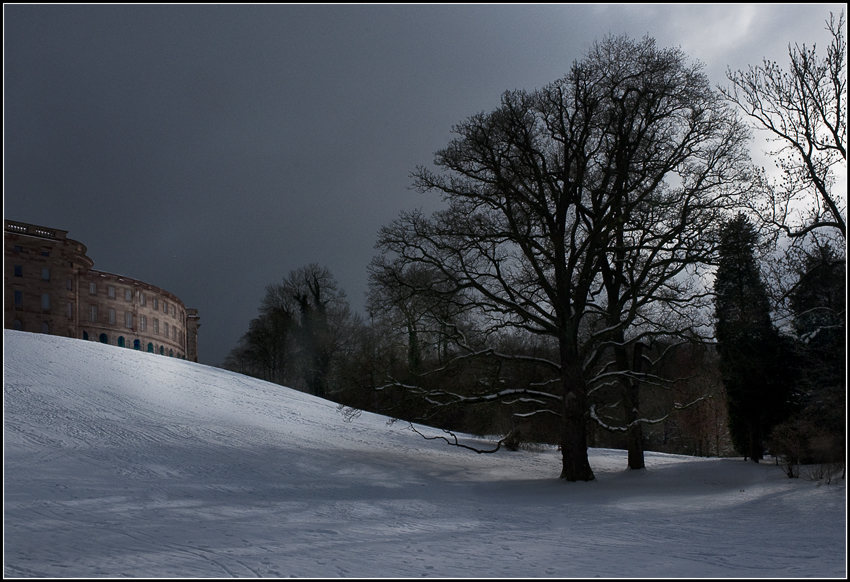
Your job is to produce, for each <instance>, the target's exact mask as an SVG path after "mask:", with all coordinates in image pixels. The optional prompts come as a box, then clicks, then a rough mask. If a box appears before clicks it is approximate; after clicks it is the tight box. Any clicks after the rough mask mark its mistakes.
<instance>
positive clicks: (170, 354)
mask: <svg viewBox="0 0 850 582" xmlns="http://www.w3.org/2000/svg"><path fill="white" fill-rule="evenodd" d="M168 357H169V358H173V357H174V350H168Z"/></svg>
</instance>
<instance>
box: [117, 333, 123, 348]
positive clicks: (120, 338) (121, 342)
mask: <svg viewBox="0 0 850 582" xmlns="http://www.w3.org/2000/svg"><path fill="white" fill-rule="evenodd" d="M118 347H119V348H123V347H124V336H123V335H119V336H118Z"/></svg>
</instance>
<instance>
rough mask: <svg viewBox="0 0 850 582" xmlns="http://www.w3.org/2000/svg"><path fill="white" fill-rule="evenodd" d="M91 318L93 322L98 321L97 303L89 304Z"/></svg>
mask: <svg viewBox="0 0 850 582" xmlns="http://www.w3.org/2000/svg"><path fill="white" fill-rule="evenodd" d="M89 319H90V321H92V322H93V323H97V305H89Z"/></svg>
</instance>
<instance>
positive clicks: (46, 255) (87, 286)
mask: <svg viewBox="0 0 850 582" xmlns="http://www.w3.org/2000/svg"><path fill="white" fill-rule="evenodd" d="M67 235H68V231H64V230H58V229H55V228H47V227H43V226H36V225H34V224H26V223H23V222H14V221H10V220H4V232H3V241H4V247H5V248H4V273H3V280H4V293H3V327H4V328H6V329H17V330H22V331H29V332H34V333H46V334H51V335H61V336H65V337H72V338H77V339H83V340H89V341H99V342H102V343H105V344H110V345H114V346H119V347H124V348H129V349H135V350H140V351H145V352H152V353H156V354H160V355H165V356H171V357H175V358H183V359H187V360H191V361H193V362H197V361H198V328H199V327H200V317H199V316H198V310H197V309H187V308H186V306H185V305H184V304H183V302H182V301H181V300H180V298H179V297H177V296H176V295H174V294H172V293H169V292H168V291H166V290H165V289H161V288H159V287H156V286H154V285H151V284H149V283H145V282H144V281H139V280H137V279H131V278H129V277H124V276H122V275H115V274H113V273H105V272H103V271H98V270H95V269H93V268H92V267H93V266H94V261H92V260H91V259H90V258H89V257H88V256H86V250H87V249H86V246H85V245H84V244H82V243H80V242H78V241H75V240H73V239H70V238H68V236H67Z"/></svg>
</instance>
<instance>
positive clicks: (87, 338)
mask: <svg viewBox="0 0 850 582" xmlns="http://www.w3.org/2000/svg"><path fill="white" fill-rule="evenodd" d="M83 339H84V340H86V341H89V332H87V331H84V332H83Z"/></svg>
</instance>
